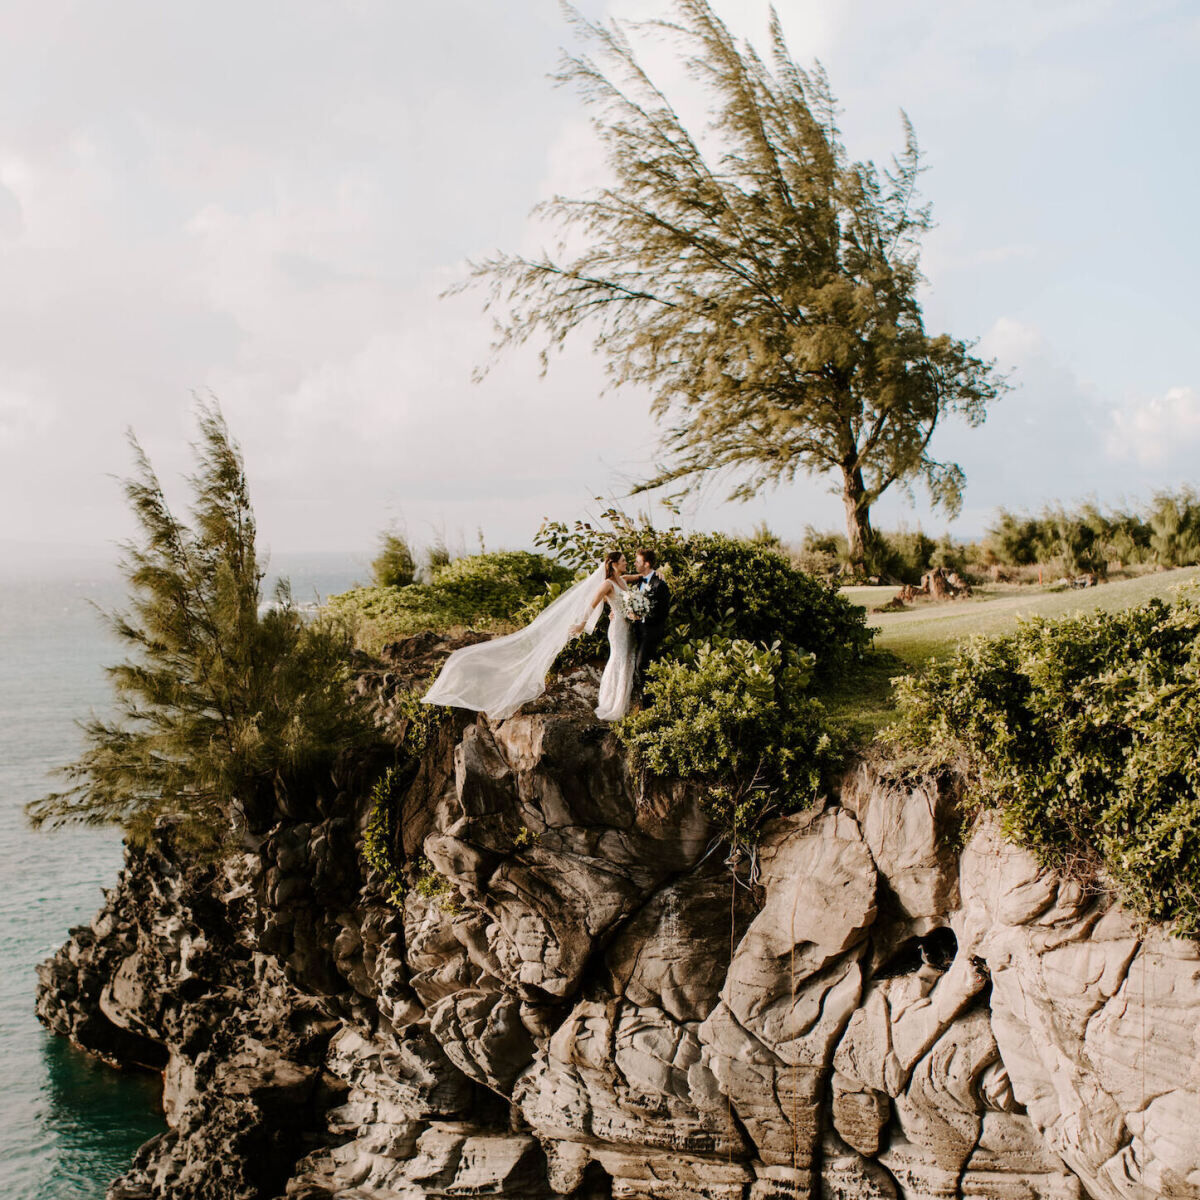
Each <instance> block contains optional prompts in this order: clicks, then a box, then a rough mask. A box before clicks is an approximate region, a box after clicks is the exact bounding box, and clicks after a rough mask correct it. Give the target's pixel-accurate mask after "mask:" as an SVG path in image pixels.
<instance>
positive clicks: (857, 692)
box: [822, 567, 1200, 744]
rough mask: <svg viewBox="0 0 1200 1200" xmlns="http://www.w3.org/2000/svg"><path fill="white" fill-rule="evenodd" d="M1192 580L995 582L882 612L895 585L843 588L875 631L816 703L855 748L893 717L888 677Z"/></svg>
mask: <svg viewBox="0 0 1200 1200" xmlns="http://www.w3.org/2000/svg"><path fill="white" fill-rule="evenodd" d="M1195 579H1200V567H1181V568H1178V569H1176V570H1173V571H1157V572H1154V573H1153V574H1149V575H1142V576H1139V577H1138V578H1135V579H1123V580H1119V581H1117V582H1114V583H1105V584H1101V585H1100V586H1099V587H1094V588H1087V589H1081V590H1067V591H1059V590H1053V589H1050V588H1038V587H1029V586H1021V585H1014V584H1007V585H1006V584H1000V585H996V586H994V587H990V588H984V589H981V590H979V591H978V592H977V593H976V594H975V595H974V596H972V597H971V598H970V599H967V600H954V601H948V602H946V603H944V604H929V605H923V606H921V607H917V608H912V609H909V610H908V611H906V612H889V613H880V612H874V611H872V610H873V609H874V608H876V607H878V606H879V605H882V604H885V603H887V601H888V600H890V599H891V598H892V597H893V596H894V595H895V594H896V589H895V588H894V587H851V588H844V589H843V590H842V594H843V595H844V596H846V597H847V598H848V599H850V600H852V601H853V602H854V603H855V604H860V605H862V606H863V607H865V608H866V609H867V611H868V618H867V619H868V622H869V624H870V625H871V626H872V628H874V629H875V631H876V633H875V646H874V649H873V650H871V652H870V653H869V654H868V655H867V658H866V661H865V662H864V663H863V664H862V665H861V666H860V667H858V668H857V669H856V670H854V671H853V672H849V673H847V674H846V676H845V677H844V678H843V679H842V680H840V681H839V682H838V683H837V684H835V685H834V687H833V688H831V689H830V690H829V691H828V692H827V693H826V694H825V696H823V697H822V698H823V700H824V702H825V704H826V705H827V707H828V708H829V710H830V712H831V714H832V715H833V717H834V719H835V721H837V723H838V724H839V725H841V726H842V728H843V729H845V730H846V731H847V733H848V734H849V735H850V737H851V739H852V740H853V741H855V742H856V743H859V744H861V743H864V742H867V741H870V740H871V738H872V737H873V736H874V735H875V734H876V733H878V731H879V730H880V729H882V728H884V727H885V726H887V725H889V724H890V723H891V722H892V721H893V720H894V719H895V717H896V715H897V710H896V705H895V700H894V697H893V687H892V680H893V679H894V678H895V677H897V676H901V675H910V674H912V673H913V672H914V671H917V670H919V669H920V668H921V667H922V666H924V665H925V664H926V663H927V662H930V661H931V660H935V659H944V658H947V657H949V656H950V655H951V654H953V653H954V649H955V647H956V646H958V645H959V643H960V642H963V641H965V640H966V639H967V638H970V637H974V636H976V635H985V636H995V635H997V634H1004V633H1011V632H1012V631H1013V630H1014V629H1016V627H1017V623H1018V622H1019V621H1021V620H1024V619H1028V618H1030V617H1035V616H1038V617H1047V618H1051V619H1053V618H1057V617H1066V616H1071V615H1073V614H1075V613H1082V612H1095V611H1097V610H1103V611H1106V612H1116V611H1118V610H1120V609H1123V608H1131V607H1133V606H1135V605H1139V604H1145V603H1146V601H1147V600H1150V599H1152V598H1153V597H1156V596H1158V597H1161V598H1163V599H1168V600H1169V599H1170V597H1171V592H1172V589H1174V588H1176V587H1178V586H1179V585H1180V584H1183V583H1187V582H1189V581H1191V580H1195Z"/></svg>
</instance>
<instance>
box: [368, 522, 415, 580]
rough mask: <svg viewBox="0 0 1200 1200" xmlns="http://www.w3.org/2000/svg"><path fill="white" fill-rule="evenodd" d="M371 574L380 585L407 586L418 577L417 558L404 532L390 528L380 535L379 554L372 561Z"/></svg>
mask: <svg viewBox="0 0 1200 1200" xmlns="http://www.w3.org/2000/svg"><path fill="white" fill-rule="evenodd" d="M371 574H372V575H373V576H374V577H375V582H376V584H377V585H378V586H379V587H407V586H408V585H409V584H410V583H412V582H413V581H414V580H415V579H416V577H417V563H416V559H414V558H413V553H412V549H411V548H410V547H409V544H408V539H407V538H406V537H405V536H404V535H403V534H401V533H397V532H396V531H395V530H388V531H387V532H385V533H384V534H382V535H381V536H380V539H379V554H378V555H377V556H376V558H375V561H374V562H372V563H371Z"/></svg>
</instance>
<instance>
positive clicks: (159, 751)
mask: <svg viewBox="0 0 1200 1200" xmlns="http://www.w3.org/2000/svg"><path fill="white" fill-rule="evenodd" d="M198 419H199V426H200V435H201V437H200V443H199V445H198V446H197V447H196V460H197V467H196V472H195V474H194V475H192V476H191V477H190V479H189V483H190V485H191V489H192V494H193V506H192V510H191V517H192V523H191V525H190V526H189V525H187V524H185V523H184V522H183V521H181V520H180V519H179V518H177V517H176V516H174V515H173V514H172V513H171V511H170V509H169V508H168V506H167V503H166V499H165V497H164V495H163V491H162V488H161V486H160V484H159V481H158V479H157V477H156V476H155V474H154V471H153V469H152V468H151V466H150V462H149V460H148V459H147V458H146V456H145V454H144V453H143V452H142V449H141V447H140V446H139V445H138V444H137V442H136V440H134V439H133V437H132V435H131V436H130V442H131V445H132V447H133V452H134V462H135V474H134V475H133V477H132V478H131V479H129V480H127V481H126V482H125V495H126V498H127V500H128V501H129V504H130V507H131V508H132V510H133V513H134V516H135V518H136V519H137V522H138V525H139V526H140V529H141V534H140V538H139V539H138V540H135V541H131V542H129V543H127V544H126V545H125V546H124V547H123V550H124V559H123V561H122V564H121V566H122V570H123V572H124V575H125V578H126V580H127V582H128V584H129V589H130V599H129V607H128V609H127V610H126V611H120V612H115V613H112V614H110V615H109V618H108V620H109V624H110V626H111V628H112V630H113V631H114V633H115V634H116V635H117V637H118V638H119V639H120V640H121V641H122V642H123V643H124V644H125V646H126V647H127V648H128V649H129V651H130V654H131V657H130V658H128V659H126V660H125V661H124V662H122V663H120V664H118V665H116V666H113V667H110V668H109V669H108V676H109V679H110V681H111V682H112V685H113V690H114V692H115V699H116V716H115V717H114V718H113V719H111V720H110V719H106V718H99V717H93V718H92V719H91V720H89V721H88V722H86V723H85V724H84V725H83V729H84V733H85V750H84V752H83V755H82V756H81V757H80V759H79V760H78V761H77V762H75V763H73V764H71V765H70V766H69V767H66V768H64V772H65V774H66V775H67V776H68V778H70V779H72V780H73V781H75V782H74V786H73V787H71V788H70V789H69V790H67V791H65V792H61V793H56V794H54V795H50V796H47V797H45V798H43V799H41V800H39V801H36V802H34V803H33V804H32V805H30V807H29V813H30V816H31V818H32V819H33V821H34V823H35V824H39V825H40V824H43V823H48V824H51V825H53V824H61V823H67V822H85V823H88V824H99V823H109V822H112V823H117V824H120V825H121V826H123V827H124V829H125V830H126V832H127V833H128V835H129V836H130V837H131V838H133V839H134V840H138V841H141V840H144V839H145V838H146V837H147V836H148V834H149V832H150V830H151V828H152V826H153V824H154V821H155V820H156V819H157V818H158V817H159V816H161V815H164V814H177V815H178V816H179V817H180V818H181V820H180V821H179V824H178V829H179V831H180V835H181V836H182V837H184V838H185V839H188V840H191V841H192V842H194V843H196V844H199V845H204V846H209V847H211V846H213V845H214V844H216V843H218V842H219V841H220V839H221V837H222V831H223V830H226V829H228V827H229V824H230V815H231V811H232V810H233V808H234V807H235V806H238V807H240V808H241V809H242V810H243V812H244V813H245V814H246V815H247V816H248V817H249V818H250V819H252V820H255V821H259V820H262V819H263V817H264V814H266V813H269V812H270V811H271V809H272V806H273V804H274V803H275V799H276V796H277V795H278V794H280V793H286V794H287V795H288V796H289V798H290V802H291V803H292V804H302V803H304V802H305V801H306V799H312V798H313V797H312V796H311V793H312V792H313V791H314V789H315V788H317V787H319V786H320V785H321V781H323V780H324V779H326V778H327V777H328V775H329V771H330V769H331V767H332V766H333V765H334V763H335V762H336V761H337V760H338V759H339V758H340V757H341V756H342V755H343V754H345V753H346V752H348V751H350V750H352V749H354V748H356V747H359V746H362V745H364V744H365V743H366V742H367V741H369V740H370V737H371V734H370V731H369V725H368V723H367V720H366V718H365V716H364V715H363V714H362V713H361V711H360V709H359V708H358V706H357V704H356V702H355V701H354V700H353V698H352V695H351V692H350V689H349V686H348V682H349V679H348V657H349V651H350V648H351V646H350V637H349V634H348V632H347V630H346V628H345V626H344V625H343V624H342V623H340V622H338V621H336V620H334V619H332V618H323V619H320V620H318V621H316V622H306V621H305V620H304V619H303V618H302V616H301V614H300V613H299V612H298V611H297V610H296V609H295V608H294V607H293V606H292V603H291V598H290V595H289V593H288V591H287V587H286V585H282V586H281V587H280V589H279V590H278V591H277V593H276V596H275V602H274V604H273V605H271V606H269V607H266V608H265V609H264V608H263V606H262V605H261V599H262V596H261V584H262V579H263V572H262V569H261V568H260V566H259V564H258V561H257V558H256V556H255V527H254V516H253V512H252V511H251V507H250V500H249V493H248V489H247V485H246V477H245V472H244V469H243V465H242V459H241V454H240V452H239V450H238V448H237V446H236V445H235V444H234V442H233V441H232V439H231V437H230V435H229V431H228V429H227V427H226V425H225V422H224V420H223V419H222V417H221V415H220V413H219V411H218V410H217V409H216V408H215V407H214V406H205V405H201V406H200V407H199V410H198Z"/></svg>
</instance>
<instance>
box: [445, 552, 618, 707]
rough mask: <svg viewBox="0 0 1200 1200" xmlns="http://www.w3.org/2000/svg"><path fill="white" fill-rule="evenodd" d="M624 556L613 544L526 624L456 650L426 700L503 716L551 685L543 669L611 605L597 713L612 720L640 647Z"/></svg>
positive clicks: (594, 622) (591, 627) (593, 625)
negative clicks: (626, 598)
mask: <svg viewBox="0 0 1200 1200" xmlns="http://www.w3.org/2000/svg"><path fill="white" fill-rule="evenodd" d="M626 570H627V565H626V562H625V555H624V554H622V553H621V552H620V551H619V550H614V551H613V552H612V553H610V554H609V555H608V556H607V557H606V558H605V560H604V562H603V564H602V565H601V566H599V567H597V568H596V570H595V571H593V572H592V573H591V574H590V575H589V576H587V578H585V579H581V580H580V581H579V582H578V583H576V584H575V585H574V586H573V587H570V588H568V589H567V590H566V591H565V592H564V593H563V594H562V595H561V596H559V597H558V598H557V599H556V600H555V601H553V603H551V604H549V605H548V606H547V607H546V608H544V609H543V610H542V611H541V612H540V613H539V614H538V615H537V616H536V617H535V618H534V619H533V620H532V621H531V622H530V623H529V624H528V625H526V626H525V628H524V629H518V630H517V631H516V633H510V634H507V635H506V636H504V637H499V638H493V639H492V640H491V641H489V642H478V643H476V644H475V645H474V646H464V647H463V648H462V649H461V650H455V651H454V653H453V654H451V655H450V657H449V658H448V659H446V662H445V664H444V665H443V666H442V669H441V672H440V673H439V675H438V677H437V679H436V680H434V683H433V686H432V687H431V688H430V689H429V691H427V692H426V693H425V695H424V696H422V697H421V699H422V701H423V702H424V703H425V704H441V705H446V706H447V707H451V708H470V709H474V710H475V711H477V712H482V713H484V714H486V715H487V716H488V717H489V718H490V719H491V720H493V721H500V720H503V719H504V718H505V717H510V716H512V714H513V713H515V712H516V711H517V709H518V708H520V707H521V705H522V704H527V703H528V702H529V701H530V700H533V699H535V698H536V697H538V696H540V695H541V694H542V693H543V692H544V691H545V690H546V672H547V671H549V670H550V667H551V666H552V665H553V663H554V660H555V659H556V658H557V657H558V655H559V652H560V651H561V650H562V648H563V647H564V646H565V645H566V644H567V642H569V641H570V640H571V638H573V637H576V636H577V635H578V634H580V633H582V632H583V631H584V630H585V629H586V630H587V631H588V632H589V633H590V632H591V631H592V630H593V629H595V628H596V622H597V621H599V619H600V612H601V606H602V605H603V604H604V602H605V601H607V603H608V608H609V617H608V648H609V655H608V662H607V663H606V664H605V667H604V674H603V675H602V676H601V679H600V696H599V704H598V705H597V708H596V716H597V717H599V718H600V719H601V720H603V721H615V720H617V719H618V718H619V717H623V716H624V715H625V712H626V710H627V709H628V708H629V699H630V696H631V694H632V691H633V679H634V666H635V662H636V659H637V648H636V646H635V644H634V638H633V631H632V629H631V628H630V622H629V618H628V617H627V616H626V614H625V608H624V604H623V603H622V593H624V592H626V591H628V587H627V586H626V583H625V578H624V573H625V571H626Z"/></svg>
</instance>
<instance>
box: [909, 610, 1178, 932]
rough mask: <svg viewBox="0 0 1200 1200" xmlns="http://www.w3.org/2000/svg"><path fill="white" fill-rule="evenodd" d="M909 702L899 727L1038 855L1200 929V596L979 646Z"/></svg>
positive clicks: (1034, 624) (1026, 628) (912, 683)
mask: <svg viewBox="0 0 1200 1200" xmlns="http://www.w3.org/2000/svg"><path fill="white" fill-rule="evenodd" d="M898 699H899V702H900V705H901V709H902V713H903V721H902V724H901V725H900V727H899V729H898V732H897V733H896V734H894V735H893V736H894V737H896V738H898V739H899V740H900V741H901V742H903V743H905V744H907V745H908V746H910V747H914V748H919V749H920V751H921V753H922V754H924V755H926V756H932V757H933V758H934V759H936V760H941V761H951V760H957V761H958V762H960V763H961V764H963V765H965V767H966V768H967V777H968V779H969V780H970V796H971V798H972V799H973V801H974V802H975V803H977V804H979V805H982V806H984V807H988V808H996V809H998V810H999V812H1000V816H1001V821H1002V825H1003V828H1004V830H1005V832H1006V833H1007V834H1008V835H1009V836H1010V837H1011V838H1012V839H1013V840H1014V841H1016V842H1017V843H1018V844H1020V845H1022V846H1025V847H1027V848H1028V849H1030V850H1031V851H1032V852H1033V853H1034V854H1035V855H1037V857H1038V858H1039V860H1040V861H1041V862H1043V863H1044V864H1046V865H1047V866H1050V867H1056V868H1062V867H1066V866H1070V865H1072V864H1078V863H1079V862H1081V861H1082V862H1085V863H1087V862H1090V863H1091V864H1092V865H1093V866H1094V867H1096V868H1102V870H1103V873H1104V875H1105V876H1106V877H1107V879H1108V880H1109V881H1110V883H1111V886H1112V887H1113V889H1114V891H1115V892H1116V894H1117V896H1118V897H1119V898H1120V899H1121V901H1122V902H1123V903H1125V904H1126V905H1127V906H1128V907H1130V908H1131V909H1133V910H1134V911H1135V912H1138V913H1140V914H1142V915H1143V916H1144V917H1146V918H1149V919H1151V920H1155V921H1167V920H1174V921H1175V922H1177V929H1178V931H1179V932H1180V933H1181V934H1186V935H1189V936H1194V935H1196V934H1197V933H1200V757H1198V756H1197V753H1196V747H1197V745H1200V593H1198V592H1197V591H1195V590H1190V591H1187V592H1185V593H1182V594H1181V595H1180V597H1179V599H1178V600H1177V601H1176V602H1175V603H1174V604H1171V605H1167V604H1164V603H1163V602H1162V601H1160V600H1152V601H1150V602H1149V603H1148V604H1146V605H1144V606H1142V607H1139V608H1133V609H1128V610H1126V611H1124V612H1118V613H1103V612H1098V613H1092V614H1088V615H1084V616H1079V617H1073V618H1070V619H1068V620H1062V621H1046V620H1034V621H1031V622H1029V623H1028V624H1025V625H1022V626H1021V628H1020V629H1019V631H1018V632H1017V633H1016V634H1013V635H1011V636H1008V637H1003V638H997V639H994V640H982V639H981V640H976V641H973V642H970V643H968V644H966V645H964V646H963V647H961V648H960V649H959V650H958V652H957V653H956V655H955V656H954V657H953V659H951V660H950V661H948V662H946V663H943V664H936V665H932V666H930V667H927V668H926V669H925V670H924V672H922V673H921V674H920V675H918V676H916V677H915V678H912V679H909V680H906V681H903V682H901V683H900V685H899V687H898Z"/></svg>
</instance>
